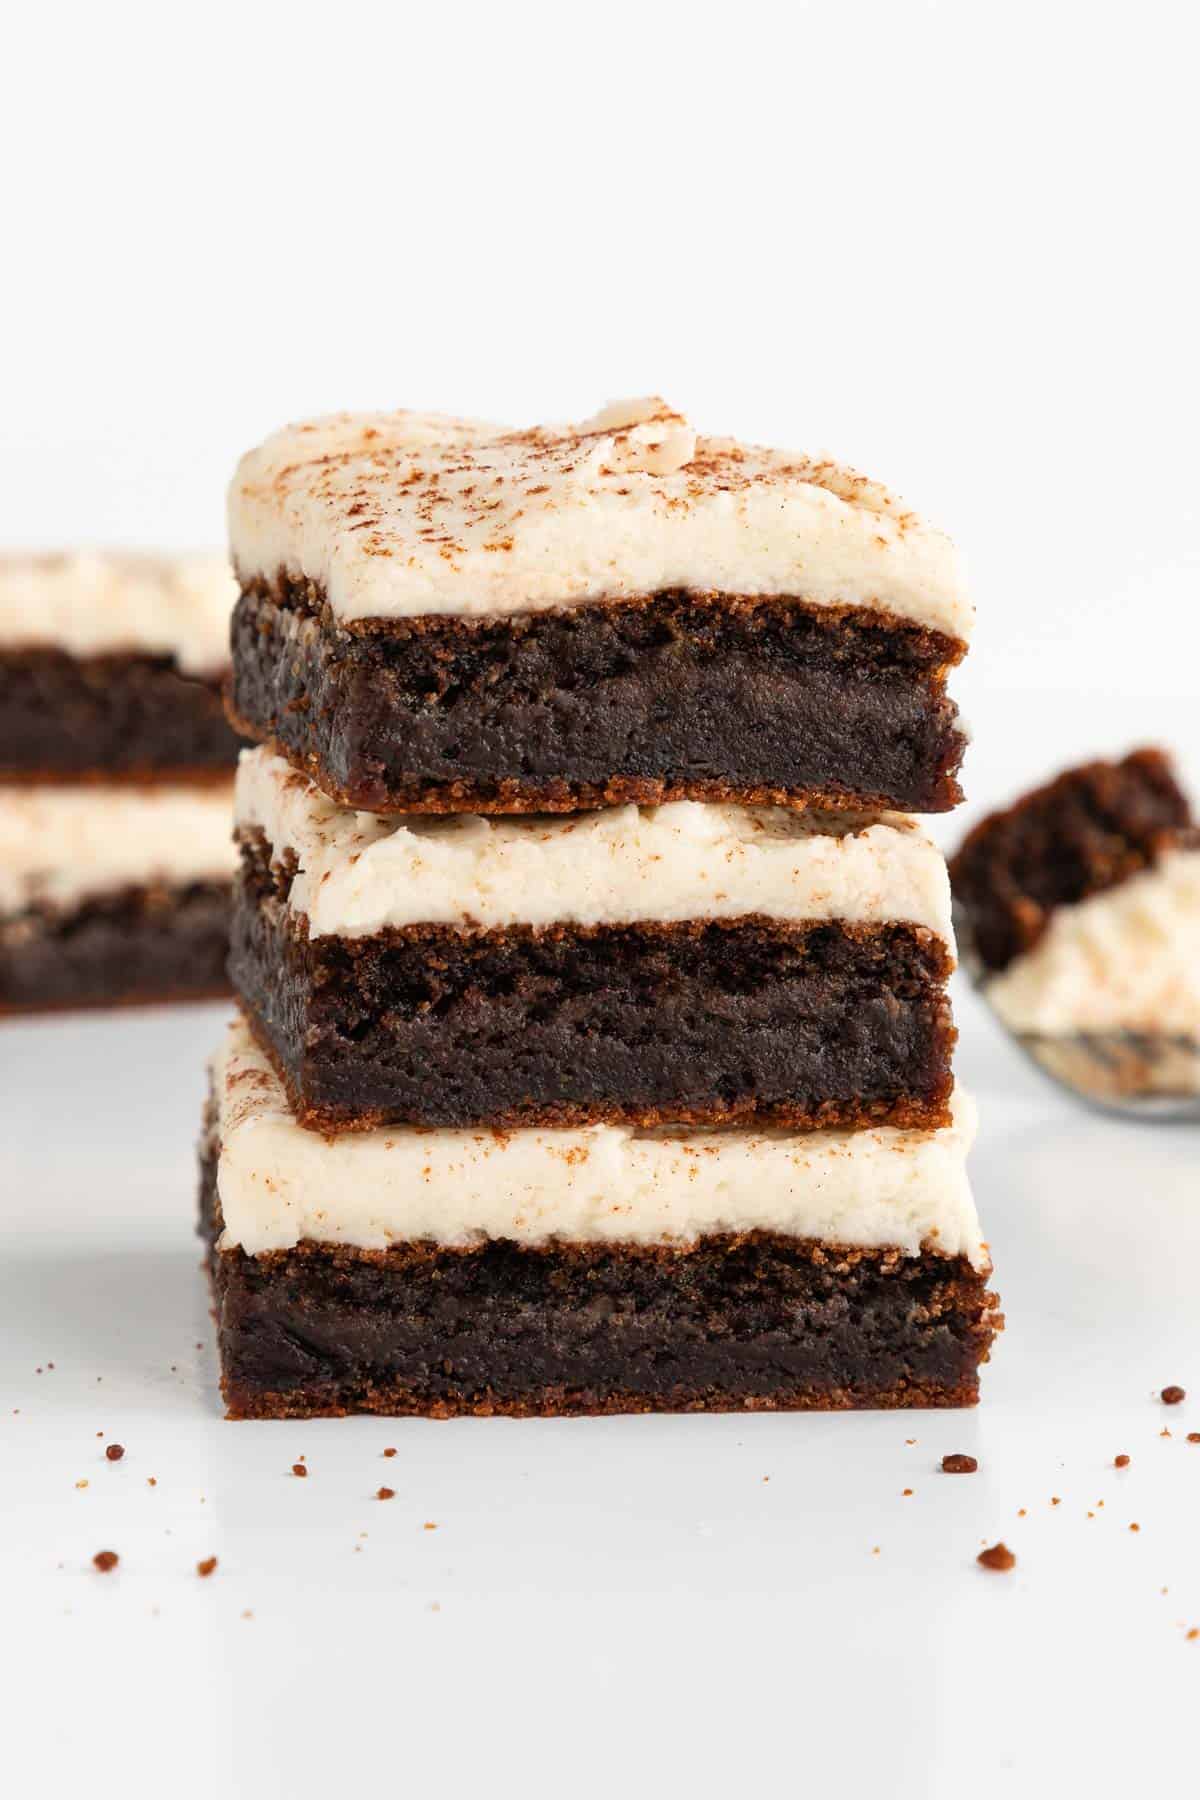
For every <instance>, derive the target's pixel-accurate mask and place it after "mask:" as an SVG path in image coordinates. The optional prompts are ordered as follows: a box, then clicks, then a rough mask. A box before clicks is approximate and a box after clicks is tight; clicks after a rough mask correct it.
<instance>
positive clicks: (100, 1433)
mask: <svg viewBox="0 0 1200 1800" xmlns="http://www.w3.org/2000/svg"><path fill="white" fill-rule="evenodd" d="M96 1436H97V1437H103V1436H104V1433H103V1432H102V1431H98V1432H97V1433H96Z"/></svg>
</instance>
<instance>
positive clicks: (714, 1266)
mask: <svg viewBox="0 0 1200 1800" xmlns="http://www.w3.org/2000/svg"><path fill="white" fill-rule="evenodd" d="M220 1229H221V1223H220V1216H219V1204H218V1201H217V1196H216V1181H215V1160H214V1159H213V1158H212V1157H211V1155H210V1156H208V1157H206V1158H205V1159H204V1162H203V1168H202V1184H201V1230H202V1232H203V1233H204V1235H205V1236H206V1237H207V1238H208V1240H209V1243H210V1246H211V1245H213V1244H214V1243H215V1240H216V1238H217V1236H218V1235H219V1233H220ZM210 1267H211V1272H212V1280H213V1292H214V1298H215V1303H216V1317H217V1331H218V1339H219V1345H220V1353H221V1366H222V1391H223V1393H224V1396H225V1401H226V1404H227V1406H228V1409H229V1416H230V1417H231V1418H312V1417H317V1416H327V1415H336V1414H342V1413H350V1412H376V1413H391V1414H404V1413H413V1414H421V1415H424V1416H430V1417H442V1418H445V1417H451V1416H453V1415H455V1414H461V1413H473V1414H477V1415H486V1414H494V1413H506V1414H512V1415H562V1414H595V1413H620V1412H652V1411H653V1412H696V1411H713V1412H718V1411H738V1410H746V1411H758V1410H800V1409H840V1408H849V1407H898V1406H970V1405H973V1404H974V1403H975V1401H976V1400H977V1399H978V1394H979V1382H978V1370H979V1365H980V1364H981V1363H983V1362H986V1361H987V1358H988V1349H989V1345H990V1343H991V1341H992V1338H993V1336H994V1335H995V1333H996V1331H997V1330H999V1329H1000V1327H1001V1326H1002V1323H1003V1320H1002V1319H1001V1317H1000V1315H999V1313H998V1312H997V1311H996V1307H997V1304H998V1302H997V1300H996V1298H995V1296H994V1295H992V1294H989V1293H988V1291H987V1286H986V1279H987V1278H986V1275H985V1274H984V1273H983V1272H981V1271H979V1270H977V1269H975V1268H973V1267H972V1266H971V1264H970V1263H969V1262H968V1261H967V1260H966V1258H965V1257H939V1256H935V1255H932V1254H928V1253H926V1254H923V1255H921V1256H918V1257H906V1256H904V1255H902V1254H901V1253H900V1252H898V1251H892V1250H858V1249H845V1248H839V1247H837V1246H831V1245H826V1244H819V1243H814V1242H811V1241H804V1240H799V1239H789V1238H785V1237H779V1236H774V1235H770V1234H766V1233H751V1234H749V1235H747V1236H722V1237H712V1238H706V1239H701V1240H700V1242H699V1243H698V1244H697V1245H695V1246H694V1247H692V1248H687V1249H675V1248H670V1247H666V1246H655V1247H650V1248H642V1247H634V1246H625V1245H623V1246H617V1247H614V1246H611V1245H605V1246H603V1247H600V1246H594V1245H584V1244H564V1243H553V1244H550V1245H548V1246H546V1247H544V1248H530V1247H528V1246H521V1245H518V1244H515V1243H513V1242H511V1241H504V1240H502V1241H490V1242H487V1243H485V1244H483V1245H481V1246H480V1247H478V1248H472V1249H466V1250H459V1249H442V1248H439V1247H437V1246H433V1245H427V1244H413V1245H407V1246H403V1247H397V1248H393V1249H391V1250H378V1251H358V1250H353V1249H348V1248H345V1247H341V1246H339V1247H328V1246H322V1245H317V1244H311V1243H302V1244H300V1245H299V1246H298V1247H297V1248H295V1249H294V1250H288V1251H273V1252H271V1253H269V1254H267V1255H264V1256H260V1257H249V1256H246V1255H245V1254H244V1253H243V1252H242V1251H240V1250H232V1251H217V1250H215V1249H214V1250H212V1253H211V1256H210Z"/></svg>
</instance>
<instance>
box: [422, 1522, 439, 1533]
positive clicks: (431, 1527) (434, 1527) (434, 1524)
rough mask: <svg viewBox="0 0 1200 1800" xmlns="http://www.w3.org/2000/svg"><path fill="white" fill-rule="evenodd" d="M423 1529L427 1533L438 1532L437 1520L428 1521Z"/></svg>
mask: <svg viewBox="0 0 1200 1800" xmlns="http://www.w3.org/2000/svg"><path fill="white" fill-rule="evenodd" d="M422 1529H423V1530H425V1531H436V1530H437V1522H436V1520H434V1519H426V1521H425V1524H424V1526H423V1528H422Z"/></svg>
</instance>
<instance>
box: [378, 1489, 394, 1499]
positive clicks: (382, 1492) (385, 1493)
mask: <svg viewBox="0 0 1200 1800" xmlns="http://www.w3.org/2000/svg"><path fill="white" fill-rule="evenodd" d="M375 1498H376V1499H377V1500H394V1499H395V1498H396V1490H395V1488H390V1487H381V1488H377V1489H376V1490H375Z"/></svg>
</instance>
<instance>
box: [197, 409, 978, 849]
mask: <svg viewBox="0 0 1200 1800" xmlns="http://www.w3.org/2000/svg"><path fill="white" fill-rule="evenodd" d="M229 523H230V540H231V548H232V554H233V560H234V564H235V567H236V571H237V574H238V576H239V579H240V584H241V598H240V600H239V602H238V605H237V608H236V612H235V617H234V633H233V645H234V670H233V677H232V687H231V693H230V706H231V714H232V716H233V718H234V719H235V721H236V722H237V724H238V727H239V729H240V730H242V731H244V732H245V733H246V734H247V735H248V736H252V737H255V738H258V739H259V740H261V741H265V742H268V743H270V744H271V745H273V746H274V747H275V748H276V749H277V750H279V751H280V752H282V753H283V754H284V755H286V756H288V757H289V758H290V759H291V760H292V761H293V763H295V764H296V766H298V767H299V768H301V769H303V770H305V771H306V772H308V773H309V774H311V775H312V777H313V779H314V780H315V781H317V782H318V783H319V785H320V786H321V787H322V788H323V789H324V790H325V792H326V793H328V794H329V795H330V796H331V797H333V798H336V799H339V800H341V801H343V802H345V803H346V804H348V805H351V806H355V807H363V808H369V809H371V810H373V811H378V812H389V811H408V812H412V811H428V812H439V811H445V812H475V813H481V812H528V811H539V812H546V811H573V810H577V809H579V808H585V807H599V806H608V805H614V804H620V803H622V802H626V801H633V802H637V803H639V804H642V803H657V802H660V801H663V800H672V799H693V800H737V801H743V802H755V803H761V802H768V801H769V802H775V803H786V804H789V805H808V804H817V803H819V804H822V805H825V806H828V807H831V806H851V807H855V808H859V809H863V808H866V809H880V808H886V807H891V808H897V809H899V810H903V811H913V812H936V811H941V810H943V809H946V808H948V807H951V806H953V805H954V804H955V803H956V802H957V801H958V800H959V798H960V797H961V794H960V789H959V786H958V782H957V780H956V771H957V769H958V765H959V762H960V760H961V757H962V751H963V744H964V739H963V734H962V732H961V730H960V728H959V724H958V718H957V713H956V711H955V708H954V706H953V705H952V703H951V702H950V700H949V699H948V698H947V696H946V692H945V678H946V672H947V670H948V669H949V668H950V667H951V665H953V664H954V663H956V662H958V661H959V659H960V658H961V657H962V655H963V654H964V652H965V649H966V640H967V637H968V635H969V631H970V626H971V622H972V616H973V615H972V609H971V606H970V604H969V602H968V600H967V598H966V594H965V591H964V587H963V579H962V573H961V569H960V566H959V562H958V559H957V556H956V554H955V552H954V550H953V548H952V546H951V545H950V543H949V542H948V541H947V540H946V539H945V538H944V537H943V536H941V534H940V533H938V532H936V531H934V530H932V529H931V528H930V527H929V526H927V525H925V524H923V523H922V522H921V521H920V520H919V519H918V518H917V517H916V516H915V515H914V514H912V513H911V512H909V511H907V510H906V509H905V508H904V507H903V506H902V505H901V503H900V502H899V501H897V500H895V499H894V498H893V497H892V496H891V495H889V494H888V493H887V492H886V491H885V490H884V489H882V488H881V487H879V486H877V485H876V484H875V483H873V482H871V481H868V480H867V479H865V478H864V477H863V476H861V475H857V474H855V473H854V472H853V471H851V470H849V469H846V468H843V467H841V466H839V465H838V464H836V463H833V462H829V461H818V460H814V459H812V458H809V457H805V456H800V455H789V454H785V453H783V452H780V451H776V450H767V449H761V448H757V447H754V446H750V445H744V444H739V443H736V442H734V441H733V440H731V439H726V438H704V437H698V436H697V434H696V432H695V431H694V429H693V428H692V427H691V426H690V425H689V424H688V423H687V421H686V420H685V419H683V418H682V417H680V415H679V414H677V413H675V412H672V411H671V410H670V408H668V407H667V406H666V405H665V404H664V403H663V402H662V401H659V400H648V401H638V402H633V403H626V404H623V405H620V406H617V407H612V408H609V409H608V411H607V412H605V413H602V414H600V415H599V416H598V417H596V418H594V419H592V420H590V421H589V422H587V423H586V424H583V425H579V426H568V427H544V428H536V429H533V430H529V431H520V432H512V431H505V430H502V429H500V428H498V427H487V426H481V425H477V424H474V423H471V422H469V421H463V420H456V419H440V418H436V417H429V416H424V415H417V414H412V413H391V414H385V413H378V414H358V415H342V416H338V417H334V418H331V419H326V420H319V421H316V422H312V423H308V424H302V425H296V426H292V427H290V428H288V429H287V430H285V431H282V432H280V433H278V434H277V435H276V436H275V437H273V438H271V439H269V440H268V441H267V442H266V443H265V444H264V445H262V446H261V447H260V448H259V449H257V450H255V451H252V452H251V453H250V454H249V455H248V456H246V457H244V458H243V460H242V462H241V464H240V466H239V468H238V471H237V474H236V476H235V478H234V481H233V485H232V488H231V492H230V499H229Z"/></svg>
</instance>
